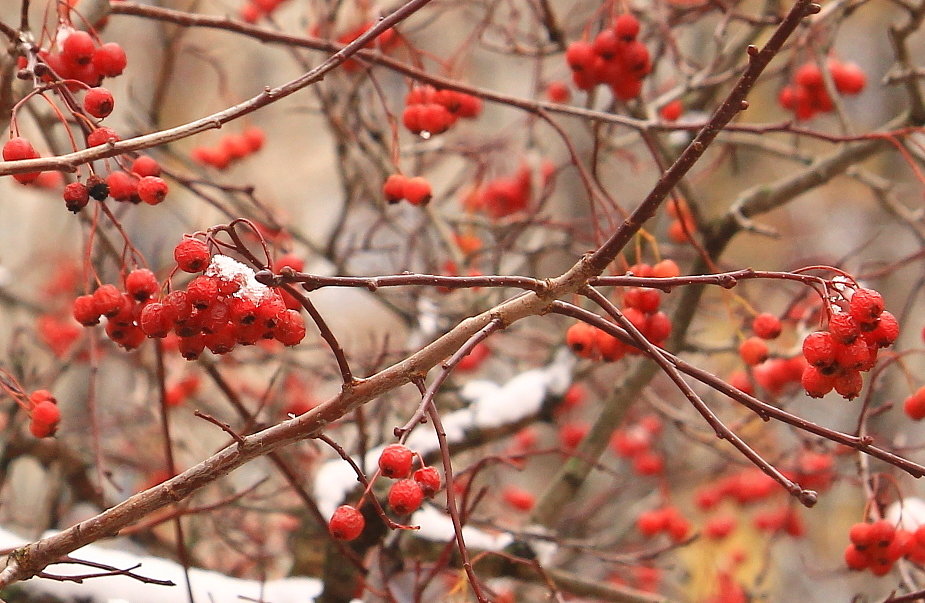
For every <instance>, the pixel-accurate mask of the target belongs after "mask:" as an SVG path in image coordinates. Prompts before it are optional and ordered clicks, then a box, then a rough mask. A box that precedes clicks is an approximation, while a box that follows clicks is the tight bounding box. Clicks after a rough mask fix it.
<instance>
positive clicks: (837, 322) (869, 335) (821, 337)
mask: <svg viewBox="0 0 925 603" xmlns="http://www.w3.org/2000/svg"><path fill="white" fill-rule="evenodd" d="M898 336H899V323H898V322H897V321H896V317H894V316H893V315H892V314H891V313H889V312H887V311H886V310H884V309H883V297H881V295H880V294H879V293H878V292H876V291H874V290H873V289H856V290H855V291H854V294H853V295H852V296H851V299H850V301H849V303H848V308H847V311H842V309H841V308H837V307H833V308H832V312H831V315H830V317H829V324H828V330H827V331H816V332H815V333H810V334H809V335H807V336H806V339H804V340H803V357H804V358H805V359H806V362H807V364H808V366H807V367H806V368H805V369H804V370H803V376H802V378H801V382H802V384H803V387H804V388H805V389H806V393H807V394H808V395H809V396H811V397H813V398H821V397H822V396H824V395H826V394H827V393H829V392H830V391H832V390H833V389H834V390H835V391H836V392H838V394H839V395H841V396H843V397H844V398H847V399H848V400H851V399H853V398H856V397H857V396H858V395H859V394H860V393H861V387H862V386H863V385H864V382H863V379H862V378H861V373H862V372H866V371H869V370H870V369H871V368H873V366H874V364H875V363H876V361H877V352H878V351H879V349H880V348H884V347H888V346H890V345H892V344H893V342H894V341H896V338H897V337H898Z"/></svg>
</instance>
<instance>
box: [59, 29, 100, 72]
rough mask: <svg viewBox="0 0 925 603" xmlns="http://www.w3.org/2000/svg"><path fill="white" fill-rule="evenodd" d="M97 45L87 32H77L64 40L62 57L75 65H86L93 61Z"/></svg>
mask: <svg viewBox="0 0 925 603" xmlns="http://www.w3.org/2000/svg"><path fill="white" fill-rule="evenodd" d="M95 51H96V43H95V42H94V41H93V37H92V36H91V35H90V34H88V33H87V32H85V31H80V30H75V31H72V32H70V33H69V34H68V36H67V37H66V38H64V42H63V43H62V44H61V56H62V57H63V58H64V59H65V60H66V61H69V62H71V63H73V64H75V65H86V64H88V63H90V61H91V60H92V59H93V54H94V52H95Z"/></svg>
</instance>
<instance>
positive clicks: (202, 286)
mask: <svg viewBox="0 0 925 603" xmlns="http://www.w3.org/2000/svg"><path fill="white" fill-rule="evenodd" d="M217 297H218V282H217V279H215V278H213V277H211V276H204V275H200V276H197V277H196V278H194V279H193V280H191V281H190V283H189V284H188V285H187V286H186V299H188V300H189V302H190V303H191V304H192V305H193V308H196V309H197V310H205V309H206V308H208V307H209V306H211V305H212V304H213V303H215V300H216V298H217Z"/></svg>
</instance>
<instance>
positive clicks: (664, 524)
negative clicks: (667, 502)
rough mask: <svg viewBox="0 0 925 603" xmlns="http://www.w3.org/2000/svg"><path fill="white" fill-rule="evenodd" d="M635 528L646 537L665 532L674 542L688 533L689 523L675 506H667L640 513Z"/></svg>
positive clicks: (682, 538)
mask: <svg viewBox="0 0 925 603" xmlns="http://www.w3.org/2000/svg"><path fill="white" fill-rule="evenodd" d="M636 529H637V530H639V533H640V534H642V535H643V536H646V537H648V538H651V537H653V536H656V535H658V534H660V533H662V532H665V533H667V534H668V535H669V536H670V537H671V539H672V540H673V541H674V542H681V541H683V540H684V539H685V538H686V537H687V535H688V534H689V533H690V531H691V524H690V522H689V521H688V520H687V519H685V518H684V516H683V515H681V512H680V511H678V510H677V509H676V508H675V507H672V506H667V507H662V508H661V509H652V510H651V511H643V512H642V513H640V514H639V517H637V518H636Z"/></svg>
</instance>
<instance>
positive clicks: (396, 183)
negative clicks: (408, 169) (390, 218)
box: [382, 174, 433, 205]
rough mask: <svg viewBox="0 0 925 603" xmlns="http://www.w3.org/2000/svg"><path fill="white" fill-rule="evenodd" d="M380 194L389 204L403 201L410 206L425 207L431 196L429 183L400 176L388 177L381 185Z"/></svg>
mask: <svg viewBox="0 0 925 603" xmlns="http://www.w3.org/2000/svg"><path fill="white" fill-rule="evenodd" d="M382 194H383V195H385V200H386V201H388V202H389V203H398V202H399V201H401V200H402V199H405V200H406V201H408V203H410V204H411V205H426V204H427V202H429V201H430V199H431V196H432V195H433V193H432V191H431V188H430V182H428V181H427V180H426V179H425V178H422V177H421V176H415V177H414V178H408V177H407V176H404V175H402V174H392V175H391V176H389V177H388V178H387V179H386V181H385V184H383V185H382Z"/></svg>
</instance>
